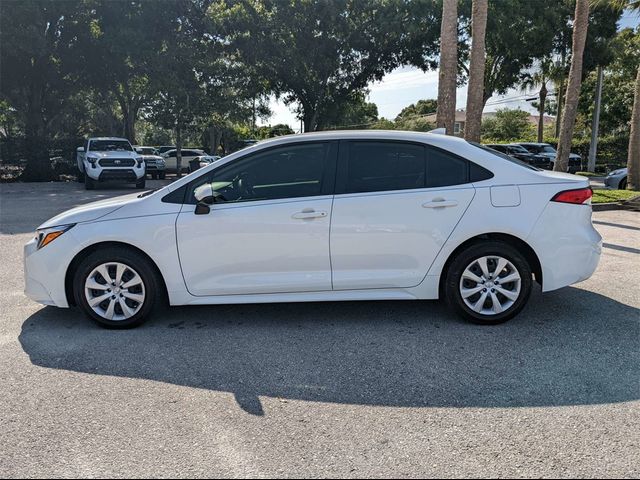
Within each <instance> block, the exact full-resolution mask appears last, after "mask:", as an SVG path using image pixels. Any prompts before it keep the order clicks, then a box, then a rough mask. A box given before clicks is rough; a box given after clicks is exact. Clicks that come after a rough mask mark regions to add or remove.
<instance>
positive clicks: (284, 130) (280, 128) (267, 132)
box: [255, 123, 296, 140]
mask: <svg viewBox="0 0 640 480" xmlns="http://www.w3.org/2000/svg"><path fill="white" fill-rule="evenodd" d="M294 133H296V132H294V131H293V130H292V129H291V127H289V125H285V124H283V123H279V124H277V125H273V126H272V125H269V126H262V127H259V128H258V130H257V131H256V135H255V137H256V138H257V139H260V140H263V139H265V138H273V137H279V136H281V135H293V134H294Z"/></svg>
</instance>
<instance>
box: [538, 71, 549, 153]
mask: <svg viewBox="0 0 640 480" xmlns="http://www.w3.org/2000/svg"><path fill="white" fill-rule="evenodd" d="M547 93H548V92H547V85H546V84H545V83H544V82H543V83H542V86H541V87H540V105H539V106H538V114H539V116H540V118H538V143H542V138H543V137H544V108H545V104H546V102H547Z"/></svg>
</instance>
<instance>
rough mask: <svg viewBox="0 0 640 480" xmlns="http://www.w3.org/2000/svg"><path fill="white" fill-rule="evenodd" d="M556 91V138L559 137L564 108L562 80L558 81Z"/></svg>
mask: <svg viewBox="0 0 640 480" xmlns="http://www.w3.org/2000/svg"><path fill="white" fill-rule="evenodd" d="M556 88H557V91H558V100H557V102H558V104H557V105H556V109H557V112H556V138H558V137H559V136H560V123H561V122H562V107H563V106H564V105H563V103H564V80H560V83H559V84H558V86H557V87H556Z"/></svg>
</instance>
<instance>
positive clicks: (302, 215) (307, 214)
mask: <svg viewBox="0 0 640 480" xmlns="http://www.w3.org/2000/svg"><path fill="white" fill-rule="evenodd" d="M327 215H328V214H327V212H324V211H319V212H316V211H315V210H311V209H308V210H307V209H304V210H302V211H301V212H298V213H294V214H293V215H292V216H291V218H295V219H296V220H307V219H309V218H322V217H326V216H327Z"/></svg>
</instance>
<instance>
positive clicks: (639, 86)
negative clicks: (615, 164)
mask: <svg viewBox="0 0 640 480" xmlns="http://www.w3.org/2000/svg"><path fill="white" fill-rule="evenodd" d="M627 8H628V9H629V10H634V11H635V12H636V13H638V14H640V0H630V1H629V3H628V5H627ZM627 168H628V169H629V171H628V176H627V189H629V190H640V66H638V73H637V75H636V88H635V93H634V96H633V110H632V111H631V132H630V133H629V153H628V157H627Z"/></svg>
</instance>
